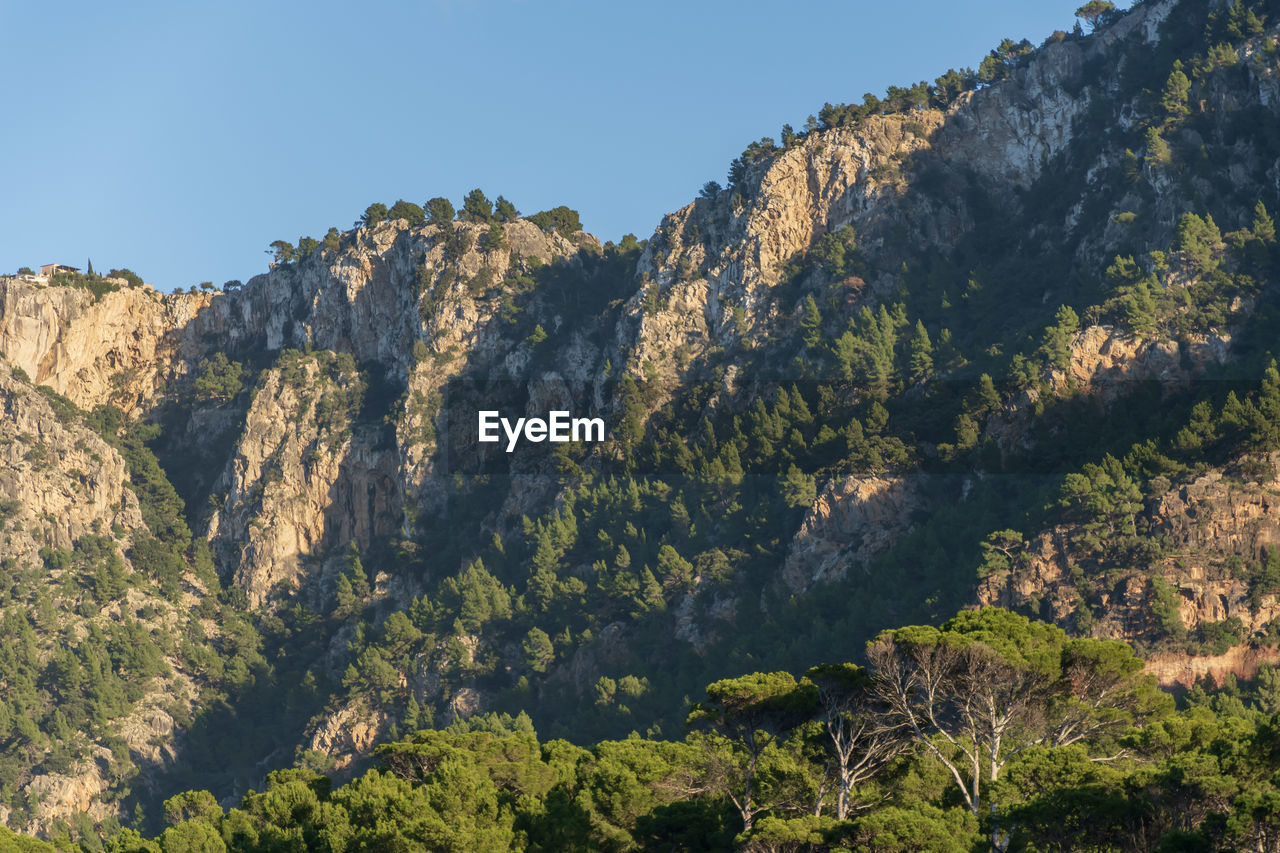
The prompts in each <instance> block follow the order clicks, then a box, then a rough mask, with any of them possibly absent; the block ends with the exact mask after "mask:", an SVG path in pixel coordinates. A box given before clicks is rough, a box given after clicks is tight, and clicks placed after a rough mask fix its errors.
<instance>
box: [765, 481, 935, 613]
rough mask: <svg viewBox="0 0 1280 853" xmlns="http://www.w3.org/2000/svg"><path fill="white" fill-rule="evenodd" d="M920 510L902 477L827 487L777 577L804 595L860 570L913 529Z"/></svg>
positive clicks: (913, 486) (911, 485)
mask: <svg viewBox="0 0 1280 853" xmlns="http://www.w3.org/2000/svg"><path fill="white" fill-rule="evenodd" d="M921 508H922V501H921V499H920V495H919V490H918V488H917V483H916V482H915V479H914V478H904V477H892V478H884V477H869V478H866V477H846V478H844V479H843V480H839V481H834V482H831V483H828V484H827V487H826V488H825V489H824V490H823V493H822V494H821V495H820V496H819V497H818V499H817V500H816V501H815V502H814V504H813V506H812V507H810V508H809V511H808V513H807V514H806V515H805V519H804V522H803V523H801V525H800V530H799V531H798V532H797V533H796V535H795V538H794V539H793V540H792V541H791V548H790V550H789V551H788V553H787V561H786V563H785V564H784V565H783V568H782V577H783V580H784V581H786V584H787V586H789V587H790V588H791V589H792V591H794V592H797V593H800V592H805V591H806V590H808V589H809V588H810V587H812V586H813V585H814V584H816V583H818V582H820V581H823V580H828V581H829V580H834V579H836V578H840V577H844V575H845V573H846V572H848V570H849V567H850V566H860V567H862V568H865V567H866V565H867V563H868V562H869V561H870V560H871V558H873V557H875V556H877V555H879V554H882V553H884V552H885V551H887V550H888V549H889V548H890V547H892V545H893V543H894V542H895V541H896V540H897V539H898V537H899V536H901V535H902V534H903V533H906V532H907V531H909V530H910V529H911V527H912V517H913V516H914V515H915V514H916V513H918V512H919V511H920V510H921Z"/></svg>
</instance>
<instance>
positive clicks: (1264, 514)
mask: <svg viewBox="0 0 1280 853" xmlns="http://www.w3.org/2000/svg"><path fill="white" fill-rule="evenodd" d="M1257 464H1258V465H1259V466H1261V468H1262V470H1263V471H1264V473H1263V474H1262V475H1261V476H1258V477H1256V478H1255V479H1252V480H1240V479H1237V478H1235V477H1228V476H1225V475H1224V473H1223V471H1222V470H1219V469H1214V470H1210V471H1209V472H1208V473H1206V474H1204V475H1202V476H1200V477H1197V478H1196V479H1195V480H1193V481H1191V482H1189V483H1186V484H1183V485H1180V486H1177V487H1174V488H1170V489H1168V491H1166V492H1165V493H1164V494H1163V495H1161V496H1159V497H1158V498H1156V499H1154V501H1153V502H1152V503H1151V504H1150V505H1149V506H1148V509H1147V511H1146V513H1145V514H1144V518H1143V524H1144V526H1145V527H1146V529H1148V530H1149V531H1150V533H1149V535H1151V536H1152V537H1158V539H1159V540H1160V541H1161V542H1163V543H1165V548H1164V554H1163V556H1161V557H1159V558H1157V559H1155V560H1153V561H1151V562H1149V563H1147V564H1144V565H1126V566H1123V567H1119V566H1111V567H1108V568H1106V571H1107V574H1106V575H1105V577H1104V578H1102V581H1103V582H1102V585H1101V588H1100V590H1099V592H1098V593H1097V595H1096V597H1095V598H1091V599H1089V600H1085V599H1083V598H1082V597H1081V592H1080V589H1081V583H1082V581H1084V580H1085V578H1086V577H1087V576H1089V575H1090V574H1091V573H1093V572H1095V571H1097V567H1096V565H1095V564H1094V562H1093V561H1092V558H1091V557H1090V556H1089V554H1088V553H1087V551H1085V550H1084V549H1082V548H1081V547H1080V546H1079V544H1078V543H1079V539H1080V534H1081V530H1080V529H1079V528H1077V527H1074V526H1070V525H1062V526H1059V527H1056V528H1054V529H1053V530H1048V531H1043V532H1041V533H1040V534H1038V535H1037V536H1035V537H1033V538H1032V539H1031V540H1030V541H1028V542H1026V543H1023V544H1022V545H1021V546H1016V547H1015V548H1014V549H1013V550H1014V553H1015V558H1014V559H1013V560H1012V562H1011V566H1010V568H1009V569H1008V570H1007V571H1001V572H997V573H995V574H993V575H991V576H989V577H987V578H985V579H984V580H983V581H982V582H981V583H980V584H979V587H978V594H977V601H978V603H979V604H982V605H997V606H1004V607H1026V606H1031V607H1033V608H1034V609H1037V610H1039V611H1040V612H1041V613H1044V614H1046V615H1048V616H1050V617H1051V618H1052V619H1053V620H1054V621H1056V622H1059V623H1061V624H1063V625H1066V626H1068V627H1073V626H1079V625H1081V624H1085V625H1087V626H1088V629H1087V630H1088V633H1090V634H1091V635H1093V636H1097V637H1111V638H1117V639H1125V640H1130V641H1138V642H1141V643H1147V644H1151V643H1157V642H1159V641H1160V640H1161V639H1162V637H1163V634H1162V628H1161V626H1160V625H1159V623H1158V621H1157V619H1156V618H1155V616H1154V615H1153V602H1154V599H1155V595H1156V592H1155V589H1154V587H1153V585H1152V582H1151V578H1153V577H1155V578H1160V579H1162V580H1163V581H1164V582H1165V583H1167V584H1168V585H1169V586H1170V587H1171V588H1173V589H1176V591H1177V593H1178V595H1179V599H1178V611H1179V612H1178V617H1179V622H1180V624H1181V627H1182V629H1185V630H1186V631H1191V632H1194V631H1195V630H1197V629H1199V628H1201V626H1208V625H1213V624H1214V623H1221V622H1226V621H1227V620H1231V619H1236V620H1239V629H1240V631H1241V632H1242V633H1243V635H1244V637H1246V638H1249V637H1254V638H1258V637H1262V636H1264V635H1266V634H1267V633H1268V632H1269V630H1270V626H1271V625H1272V623H1273V622H1274V621H1275V620H1276V619H1280V597H1278V596H1277V595H1275V594H1274V593H1271V592H1265V593H1263V594H1260V595H1259V594H1256V593H1255V591H1254V589H1253V588H1252V586H1251V584H1250V583H1248V582H1246V580H1245V578H1244V577H1243V575H1241V573H1240V567H1241V566H1242V565H1244V564H1246V563H1249V562H1252V561H1255V560H1259V559H1262V558H1265V556H1266V552H1267V550H1268V549H1270V548H1274V547H1276V546H1277V545H1280V501H1278V500H1277V499H1276V494H1277V492H1280V473H1278V472H1280V454H1271V455H1270V456H1268V457H1267V458H1266V459H1265V461H1259V462H1258V463H1257ZM1232 558H1234V560H1233V559H1232ZM1081 608H1088V610H1089V614H1088V616H1087V617H1086V618H1085V619H1084V621H1083V622H1082V621H1081V617H1080V615H1079V613H1078V611H1079V610H1080V609H1081ZM1176 657H1177V659H1178V660H1182V659H1183V658H1185V657H1186V656H1185V655H1179V656H1176ZM1179 665H1180V666H1181V664H1179ZM1205 666H1209V664H1205ZM1206 671H1207V670H1206ZM1202 674H1203V673H1202Z"/></svg>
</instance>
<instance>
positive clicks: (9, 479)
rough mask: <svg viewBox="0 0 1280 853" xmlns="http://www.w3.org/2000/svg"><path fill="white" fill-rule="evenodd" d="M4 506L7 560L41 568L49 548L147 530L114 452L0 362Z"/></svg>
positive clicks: (1, 490)
mask: <svg viewBox="0 0 1280 853" xmlns="http://www.w3.org/2000/svg"><path fill="white" fill-rule="evenodd" d="M0 406H3V410H4V417H3V418H0V502H6V503H7V504H8V505H9V506H10V511H9V513H7V516H8V524H7V525H6V528H7V529H6V532H5V534H4V543H5V555H6V556H10V557H14V558H16V559H18V560H28V561H32V562H35V561H37V560H38V559H39V550H40V548H41V547H43V546H45V545H49V546H51V547H55V548H70V547H71V546H72V545H73V544H74V542H75V541H76V540H77V539H79V538H80V537H81V536H84V535H86V534H88V533H98V532H109V531H110V530H111V528H112V527H113V526H115V525H119V526H121V527H123V528H124V529H125V530H133V529H137V528H139V527H141V526H142V515H141V513H140V511H139V509H138V500H137V498H136V497H135V496H134V494H133V492H132V491H130V490H129V489H128V488H126V485H125V484H126V482H127V481H128V471H127V470H126V468H125V463H124V460H123V459H121V458H120V454H119V453H117V452H116V450H115V448H113V447H111V446H110V445H108V444H107V443H106V442H105V441H103V440H102V438H101V437H99V436H98V435H97V434H96V433H94V432H91V431H90V430H88V429H86V428H84V427H83V426H81V425H80V424H77V423H74V422H71V421H66V422H64V420H61V419H59V417H58V415H57V414H56V413H55V412H54V409H53V407H52V406H51V405H50V403H49V400H48V399H47V398H46V397H45V396H44V395H42V394H40V393H39V392H38V391H36V390H35V389H34V388H32V387H31V386H30V385H28V384H26V383H23V382H19V381H17V380H15V379H13V378H12V377H11V376H10V367H9V365H7V364H4V363H3V362H0Z"/></svg>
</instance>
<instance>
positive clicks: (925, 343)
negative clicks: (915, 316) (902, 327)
mask: <svg viewBox="0 0 1280 853" xmlns="http://www.w3.org/2000/svg"><path fill="white" fill-rule="evenodd" d="M908 370H909V371H910V374H911V381H912V382H923V381H924V380H926V379H928V378H929V376H930V375H931V374H932V373H933V342H932V341H930V340H929V331H928V329H926V328H925V327H924V323H923V322H921V321H920V320H916V328H915V333H914V334H913V335H912V336H911V357H910V361H909V363H908Z"/></svg>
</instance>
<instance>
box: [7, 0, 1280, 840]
mask: <svg viewBox="0 0 1280 853" xmlns="http://www.w3.org/2000/svg"><path fill="white" fill-rule="evenodd" d="M1104 5H1105V4H1104ZM1278 5H1280V4H1276V3H1273V2H1270V0H1267V2H1255V3H1253V4H1244V3H1242V2H1236V3H1234V4H1225V3H1220V2H1209V0H1147V2H1141V3H1138V4H1136V5H1135V6H1134V8H1133V9H1132V10H1130V11H1128V12H1126V13H1118V12H1114V11H1111V12H1107V13H1105V14H1101V15H1100V16H1095V17H1097V18H1098V20H1099V22H1100V23H1101V25H1100V26H1099V27H1098V28H1097V29H1096V31H1094V32H1092V33H1091V34H1089V35H1085V34H1084V33H1083V32H1077V33H1072V34H1068V33H1055V34H1053V35H1052V36H1051V37H1050V38H1049V39H1047V40H1046V41H1045V42H1044V44H1042V45H1041V46H1039V47H1033V46H1032V45H1030V44H1027V43H1022V44H1015V43H1013V42H1005V43H1003V44H1002V45H1000V46H999V47H998V48H997V49H996V50H994V51H992V53H991V54H990V55H989V56H988V57H987V58H985V59H984V60H983V62H982V63H981V66H980V68H979V70H978V71H977V72H973V71H969V70H961V71H954V72H949V73H948V74H947V75H944V76H943V77H941V78H939V79H938V80H937V81H935V83H933V84H924V83H922V84H919V85H916V86H913V87H910V88H896V87H895V88H893V89H891V90H890V91H889V92H888V93H887V95H886V97H885V98H884V99H877V98H872V97H870V96H868V98H867V100H866V101H865V102H864V103H863V104H860V105H830V104H828V105H826V106H825V107H824V108H823V109H822V110H821V111H820V113H819V115H818V117H816V118H814V119H812V120H811V121H810V122H809V124H808V126H807V127H806V128H805V129H804V130H803V131H800V132H796V131H794V130H793V129H792V128H790V127H786V128H784V129H783V133H782V136H781V139H780V140H778V141H775V140H772V139H764V140H760V141H758V142H753V143H751V144H750V145H749V146H748V147H747V149H746V150H745V151H744V152H743V154H742V156H741V157H740V158H738V159H737V160H735V161H734V163H733V164H732V166H731V169H730V175H729V181H728V184H727V186H724V187H721V186H720V185H719V184H718V183H715V182H710V183H708V185H707V186H706V187H704V188H703V191H702V193H701V194H700V195H699V197H698V198H697V199H696V200H695V201H693V202H692V203H690V204H689V205H687V206H686V207H684V208H682V209H680V210H679V211H676V212H675V213H672V214H670V215H668V216H667V217H665V218H664V219H663V221H662V222H661V224H660V225H659V226H658V227H657V229H656V230H655V231H654V233H653V234H652V235H651V236H650V237H649V238H648V239H647V240H637V239H635V238H634V237H630V236H629V237H627V238H625V239H623V240H622V241H621V242H620V243H618V244H613V243H605V244H603V245H602V244H601V243H600V241H598V240H597V239H595V238H594V237H592V236H590V235H589V234H587V233H585V232H583V231H581V230H580V226H579V224H578V222H577V215H576V213H574V212H572V211H569V210H568V209H566V208H557V209H555V210H552V211H543V212H541V213H538V214H535V215H532V216H528V217H521V216H518V215H517V214H516V213H515V211H514V210H513V209H511V208H510V207H509V205H506V206H504V205H502V204H500V205H499V206H498V208H497V209H496V210H495V208H494V207H493V206H492V205H491V204H490V203H489V202H488V200H487V199H486V198H485V197H484V195H483V194H482V193H479V191H477V192H476V193H473V194H472V195H471V196H469V197H468V199H467V203H466V204H465V205H464V208H463V211H462V212H461V214H459V216H458V218H457V219H456V220H454V219H453V218H452V214H450V215H447V216H440V215H438V211H439V210H440V209H441V207H440V205H439V204H435V205H432V204H428V205H427V208H428V209H429V210H432V211H433V216H432V218H431V220H430V221H428V220H427V218H426V216H425V214H424V212H423V211H422V209H421V208H419V207H418V206H417V205H410V204H407V203H403V202H402V203H400V204H397V205H396V206H394V207H392V208H390V209H389V210H388V209H387V208H386V207H385V206H383V205H375V206H373V207H371V208H370V210H369V211H366V216H365V218H364V219H365V222H366V224H365V225H363V226H361V227H358V228H355V229H353V230H348V231H342V232H340V231H338V230H336V229H334V230H332V231H331V232H330V235H329V236H327V237H326V238H325V239H324V240H322V241H318V240H312V239H310V238H306V239H305V240H302V241H299V246H298V247H297V248H296V249H295V247H293V246H291V245H288V244H282V245H280V246H278V247H277V249H278V250H277V262H276V263H274V264H273V266H272V268H271V269H270V271H269V272H268V273H265V274H263V275H258V276H255V277H254V278H252V279H250V280H249V281H248V282H247V283H245V284H243V285H239V284H238V283H230V284H229V286H228V287H227V288H226V289H224V290H223V291H220V292H192V293H175V294H162V293H159V292H157V291H155V290H154V289H152V288H150V287H148V286H146V285H143V284H141V282H140V280H138V279H137V278H136V276H132V274H125V273H124V272H121V273H120V274H119V275H115V274H112V275H109V276H108V277H88V276H78V275H75V274H63V275H61V276H59V277H55V279H54V280H52V281H42V280H32V279H31V278H30V277H28V278H24V277H21V276H15V277H8V278H3V279H0V353H3V365H0V399H3V403H4V407H5V411H6V413H7V415H8V417H7V418H6V419H5V420H4V422H3V423H0V435H2V436H3V438H2V439H0V443H2V446H0V518H2V519H3V520H2V522H0V523H3V525H4V526H3V529H2V530H0V532H2V533H3V535H4V545H5V549H4V552H3V553H4V557H3V563H2V564H0V570H2V571H0V580H2V581H3V583H0V608H3V619H4V622H5V625H6V629H7V633H8V635H9V636H10V637H12V638H14V641H13V642H12V643H10V644H7V645H6V646H5V647H4V648H3V649H0V685H3V686H4V689H3V690H0V744H2V745H3V747H2V748H0V822H3V823H5V824H6V825H7V826H9V827H11V828H13V829H16V830H21V831H25V832H29V833H36V832H44V833H46V834H48V833H49V832H51V831H57V830H59V829H60V828H64V827H69V828H70V829H71V830H73V831H75V832H79V833H81V834H82V835H84V836H85V837H88V836H91V835H92V834H93V830H92V827H93V825H94V824H95V823H96V824H99V825H101V824H102V822H103V821H110V820H112V819H119V820H125V821H127V820H131V819H135V818H136V819H137V821H138V825H139V826H140V827H149V828H151V829H152V830H154V829H157V828H158V827H159V823H158V820H159V817H160V813H161V805H160V804H161V803H162V802H163V801H164V800H165V799H166V798H169V797H171V796H172V795H174V794H176V793H178V792H181V791H184V790H187V789H207V790H208V791H210V792H212V794H213V796H214V798H215V800H217V801H221V802H222V803H223V805H234V804H235V803H236V802H239V801H240V799H241V797H243V796H245V795H246V794H247V793H248V792H249V791H250V790H251V789H257V788H261V787H262V785H263V782H264V779H265V778H266V775H267V773H268V772H269V771H272V770H276V769H279V768H285V767H289V766H291V765H296V766H298V767H303V768H309V769H311V770H314V771H319V772H322V773H326V774H330V775H332V776H334V777H335V778H337V779H339V780H344V779H349V778H353V777H356V776H357V775H358V774H360V773H362V772H363V771H364V770H365V769H366V768H367V767H368V766H370V762H371V760H372V756H373V754H374V751H375V749H376V748H377V747H378V745H379V744H384V743H387V742H389V741H394V740H397V739H399V738H400V736H401V735H402V734H406V733H409V732H412V731H415V730H418V729H426V728H430V727H431V726H433V725H434V726H437V727H441V728H443V727H444V726H445V725H447V724H450V723H453V722H455V721H459V720H467V719H470V718H477V719H482V718H484V717H483V715H484V714H486V713H488V712H497V713H499V714H503V713H505V714H509V715H519V714H520V713H522V712H523V713H526V714H527V715H528V718H529V719H530V720H531V721H532V724H533V725H534V726H536V728H537V730H538V732H540V733H541V734H542V735H543V736H544V737H548V738H564V739H567V740H569V741H572V742H574V743H577V744H579V745H585V744H590V743H593V742H595V741H598V740H601V739H605V738H617V737H624V736H626V735H627V734H628V733H631V732H637V733H640V734H643V735H645V736H646V737H649V738H654V739H661V738H665V739H674V738H678V737H680V736H681V735H682V734H683V732H684V717H685V710H686V707H685V706H686V705H687V701H688V699H689V698H690V697H696V696H699V695H701V694H702V692H703V688H704V687H705V685H707V684H708V683H710V682H713V681H716V680H717V679H721V678H725V677H728V676H738V675H742V674H744V673H747V672H751V671H761V672H763V671H769V670H787V671H791V672H803V671H804V670H806V669H807V668H808V667H810V666H812V665H814V664H817V663H820V662H822V661H826V660H834V659H839V660H854V659H858V658H859V656H860V655H861V654H862V653H863V647H864V644H865V643H866V641H868V640H870V639H872V638H874V637H876V636H877V635H878V634H879V633H880V632H881V631H882V630H884V629H888V628H894V627H897V626H901V625H906V624H910V623H925V624H931V625H937V624H941V623H942V622H944V621H945V620H946V619H948V618H949V617H950V616H952V615H953V614H955V613H956V612H957V611H958V610H961V609H963V608H968V607H974V606H990V605H998V606H1000V607H1004V608H1008V609H1011V610H1013V611H1015V612H1017V613H1020V614H1022V615H1024V616H1028V617H1033V618H1035V619H1039V620H1043V621H1046V622H1050V623H1053V624H1054V625H1056V626H1058V627H1059V628H1061V629H1064V630H1065V631H1066V632H1068V634H1070V635H1072V636H1075V637H1087V638H1096V639H1114V640H1123V641H1126V642H1128V643H1130V644H1131V645H1132V646H1133V648H1135V649H1136V650H1137V651H1138V652H1139V653H1140V654H1141V655H1142V656H1143V657H1144V658H1145V660H1146V667H1147V669H1148V671H1149V672H1151V673H1152V674H1154V675H1155V676H1156V677H1158V679H1159V681H1160V683H1161V684H1163V685H1164V686H1166V687H1178V688H1180V689H1186V688H1192V687H1194V686H1195V685H1196V683H1197V682H1198V680H1199V679H1201V678H1202V677H1203V676H1205V675H1212V676H1213V677H1215V678H1219V679H1221V678H1225V677H1226V676H1228V675H1231V676H1232V677H1238V678H1240V679H1246V680H1247V679H1252V678H1254V677H1255V676H1256V675H1258V674H1259V672H1262V673H1264V675H1265V674H1266V673H1268V672H1270V665H1271V664H1274V663H1276V662H1280V651H1278V650H1277V643H1278V642H1280V623H1278V622H1277V621H1276V619H1277V616H1280V599H1278V596H1280V556H1277V551H1276V548H1277V546H1280V503H1278V502H1277V501H1276V498H1275V496H1276V494H1278V493H1280V431H1278V430H1280V428H1278V427H1277V424H1278V423H1280V372H1278V371H1277V369H1276V365H1275V362H1274V360H1273V359H1274V356H1275V353H1276V345H1275V343H1274V335H1273V332H1272V329H1273V328H1274V323H1275V322H1276V320H1277V316H1278V315H1277V295H1278V293H1280V291H1278V290H1277V285H1278V284H1280V282H1278V281H1277V279H1276V271H1277V269H1280V267H1277V262H1278V261H1280V250H1278V249H1277V243H1276V232H1275V222H1274V218H1273V213H1274V211H1276V210H1278V209H1280V63H1278V62H1277V34H1280V8H1278ZM434 201H439V200H434ZM448 209H449V210H450V211H451V210H452V205H448ZM482 410H484V411H489V410H492V411H498V412H501V413H502V414H503V415H504V416H506V417H509V418H511V419H513V420H514V419H515V418H517V417H544V416H546V415H547V413H549V412H552V411H566V412H571V413H572V415H573V416H574V417H581V418H600V419H602V420H603V422H604V424H605V427H606V440H604V441H602V442H592V441H578V442H571V443H563V444H555V445H552V444H551V443H550V442H547V443H533V442H525V443H523V444H520V445H519V446H517V447H514V448H513V449H510V450H508V448H507V445H506V443H505V442H495V443H492V444H490V443H483V442H480V441H479V440H478V434H477V426H478V416H479V412H480V411H482Z"/></svg>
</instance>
